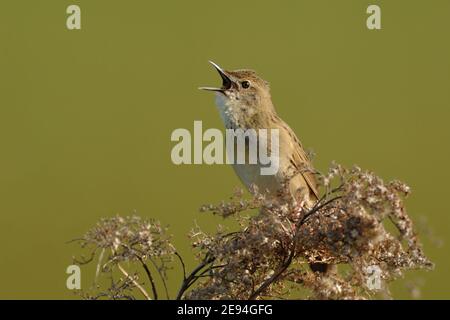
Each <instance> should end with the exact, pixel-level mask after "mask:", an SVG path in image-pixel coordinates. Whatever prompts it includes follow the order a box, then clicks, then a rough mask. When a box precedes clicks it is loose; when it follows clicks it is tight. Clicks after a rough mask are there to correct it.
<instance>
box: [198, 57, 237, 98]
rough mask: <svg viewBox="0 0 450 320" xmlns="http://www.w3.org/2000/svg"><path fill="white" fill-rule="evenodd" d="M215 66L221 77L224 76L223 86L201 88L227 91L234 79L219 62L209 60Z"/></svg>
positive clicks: (202, 88) (201, 88) (203, 88)
mask: <svg viewBox="0 0 450 320" xmlns="http://www.w3.org/2000/svg"><path fill="white" fill-rule="evenodd" d="M209 63H211V64H212V65H213V66H214V68H216V70H217V72H219V75H220V77H221V78H222V87H221V88H214V87H200V88H199V89H200V90H207V91H218V92H225V91H226V90H228V89H230V88H231V85H232V83H233V82H232V81H231V79H230V76H229V75H228V74H227V72H226V71H225V70H223V69H222V68H221V67H220V66H219V65H218V64H217V63H214V62H212V61H209Z"/></svg>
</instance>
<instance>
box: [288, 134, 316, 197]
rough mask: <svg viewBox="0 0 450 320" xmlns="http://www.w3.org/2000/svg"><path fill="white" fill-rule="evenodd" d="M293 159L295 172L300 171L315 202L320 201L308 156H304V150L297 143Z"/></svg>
mask: <svg viewBox="0 0 450 320" xmlns="http://www.w3.org/2000/svg"><path fill="white" fill-rule="evenodd" d="M293 158H294V161H293V164H294V166H295V167H296V169H297V170H299V171H300V173H301V175H302V176H303V179H305V181H306V183H307V184H308V187H309V188H310V189H311V191H312V192H313V193H314V195H315V196H316V198H317V200H318V199H320V198H319V190H318V188H317V181H316V176H315V174H314V172H312V171H311V170H313V167H312V164H311V161H310V160H309V159H308V156H307V155H306V153H305V150H304V149H303V147H302V145H301V144H300V142H298V147H297V148H295V151H294V154H293ZM299 164H300V165H299ZM302 166H303V167H302ZM308 168H310V169H311V170H308Z"/></svg>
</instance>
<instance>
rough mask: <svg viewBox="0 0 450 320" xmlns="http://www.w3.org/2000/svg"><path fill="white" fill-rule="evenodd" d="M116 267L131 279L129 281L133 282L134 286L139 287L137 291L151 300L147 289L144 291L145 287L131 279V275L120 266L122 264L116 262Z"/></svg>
mask: <svg viewBox="0 0 450 320" xmlns="http://www.w3.org/2000/svg"><path fill="white" fill-rule="evenodd" d="M117 267H118V268H119V270H120V272H122V273H123V275H124V276H125V277H127V278H128V279H130V280H131V282H133V284H134V285H135V286H136V288H138V289H139V291H140V292H141V293H142V294H143V295H144V297H145V298H146V299H147V300H152V298H150V296H149V295H148V293H147V291H145V289H144V288H143V287H142V286H141V285H140V284H139V283H138V282H137V281H136V280H135V279H133V277H131V276H130V275H129V274H128V272H126V271H125V269H124V268H122V266H121V265H120V264H119V263H117Z"/></svg>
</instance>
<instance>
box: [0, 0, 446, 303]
mask: <svg viewBox="0 0 450 320" xmlns="http://www.w3.org/2000/svg"><path fill="white" fill-rule="evenodd" d="M70 4H78V5H79V6H80V7H81V10H82V30H80V31H69V30H67V28H66V17H67V14H66V8H67V6H68V5H70ZM369 4H378V5H380V6H381V9H382V30H380V31H369V30H368V29H367V28H366V25H365V21H366V18H367V14H366V8H367V6H368V5H369ZM449 31H450V1H446V0H441V1H439V0H435V1H425V0H421V1H406V0H402V1H400V0H398V1H361V0H355V1H339V2H338V1H331V0H330V1H318V0H310V1H289V2H283V3H278V2H274V1H271V2H270V3H269V1H265V2H263V1H235V0H230V1H226V2H213V1H205V0H202V1H145V0H139V1H138V0H134V1H125V0H121V1H111V0H95V1H88V0H85V1H75V0H72V1H68V0H43V1H23V0H2V1H1V2H0V40H1V44H0V249H1V255H0V298H43V299H45V298H73V297H74V296H73V294H72V292H70V291H69V290H67V289H66V287H65V281H66V276H67V275H66V273H65V270H66V267H67V266H68V265H69V264H71V262H72V260H71V257H72V255H73V254H74V253H76V252H77V247H76V246H75V245H69V244H66V241H68V240H70V239H73V238H75V237H78V236H80V235H81V234H83V233H84V232H85V231H86V230H87V229H88V228H90V227H91V226H93V225H94V223H96V222H97V220H98V219H99V218H100V217H106V216H112V215H115V214H117V213H120V214H122V215H127V214H130V213H132V212H133V210H137V212H138V213H139V214H140V215H142V216H147V217H154V218H157V219H160V220H161V221H163V222H164V223H167V224H169V225H170V226H171V230H172V233H173V234H174V235H175V244H176V245H177V247H178V249H179V250H180V251H181V252H182V253H183V254H184V256H185V257H190V256H191V251H190V247H189V245H188V242H187V241H186V237H185V234H186V233H187V232H188V231H189V229H190V228H191V227H192V226H193V221H194V220H196V221H197V222H198V223H199V224H200V225H201V226H203V227H205V228H207V229H210V230H213V229H214V228H215V226H216V225H217V224H218V223H222V222H223V221H222V220H221V219H219V218H214V217H209V216H207V215H204V214H200V213H199V212H198V208H199V206H200V205H201V204H204V203H209V202H217V201H219V200H221V199H226V198H227V197H228V196H229V195H230V194H231V192H232V190H233V189H234V187H236V186H239V185H240V183H239V180H238V179H237V178H236V177H235V176H234V173H233V171H232V169H231V168H230V167H227V166H206V165H201V166H200V165H198V166H194V165H192V166H175V165H173V164H172V163H171V160H170V151H171V148H172V146H173V143H172V142H171V141H170V134H171V132H172V130H174V129H175V128H182V127H184V128H188V129H190V128H192V125H193V121H194V120H203V122H204V127H218V128H222V124H221V122H220V119H219V116H218V113H217V110H216V108H215V107H214V103H213V97H212V95H211V94H207V93H204V92H200V91H198V90H197V87H198V86H200V85H214V84H218V83H219V79H218V76H217V74H216V73H215V72H214V71H213V69H212V68H211V66H210V65H208V63H207V61H208V60H209V59H212V60H214V61H216V62H218V63H220V64H221V65H223V66H224V67H225V68H230V69H233V68H242V67H246V68H253V69H255V70H257V71H258V72H259V73H260V74H261V75H262V76H263V77H264V78H265V79H267V80H269V81H270V82H271V87H272V95H273V99H274V102H275V104H276V106H277V108H278V112H279V114H280V115H281V116H282V117H283V118H284V119H285V120H286V121H287V122H288V123H289V124H290V125H291V126H292V127H293V129H294V130H295V131H296V133H297V134H298V136H299V137H300V139H301V140H302V141H303V144H304V145H305V146H306V147H307V148H311V149H313V150H314V151H315V152H316V154H317V156H316V159H315V166H316V167H317V168H318V169H319V170H325V169H326V168H327V167H328V165H329V163H330V162H331V161H332V160H336V161H338V162H340V163H343V164H345V165H351V164H358V165H360V166H361V167H363V168H367V169H371V170H374V171H375V172H377V173H378V174H379V175H381V176H382V177H384V178H385V179H392V178H398V179H401V180H403V181H405V182H407V183H408V184H409V185H410V186H411V187H412V189H413V194H412V196H411V197H410V199H409V200H408V201H407V205H408V208H409V212H410V214H411V215H412V216H413V218H414V220H415V221H416V224H417V226H418V229H419V231H421V232H422V237H421V239H422V240H423V242H424V246H425V252H426V253H427V254H428V256H429V257H430V258H431V259H432V260H433V261H434V262H435V263H436V269H435V271H433V272H424V271H419V272H412V273H409V274H408V276H407V277H406V278H405V280H402V281H399V282H397V283H396V284H395V285H393V287H392V289H393V292H394V296H395V297H396V298H408V297H409V293H408V289H407V283H408V281H416V280H417V279H418V281H419V282H420V283H421V284H422V297H423V298H450V294H449V284H450V275H449V273H448V270H449V268H450V256H449V255H448V245H447V243H448V241H449V240H450V235H449V231H450V228H449V223H450V214H449V212H448V207H449V205H448V202H447V201H446V199H445V198H446V192H447V186H448V181H449V180H450V174H449V170H448V169H447V168H448V167H447V166H448V164H449V163H450V150H449V144H448V140H449V138H450V128H449V125H448V121H449V116H450V109H449V108H450V59H449V57H450V42H449V40H448V39H449ZM311 119H315V121H311ZM424 225H426V228H425V227H423V226H424ZM421 226H422V227H421ZM187 262H188V264H189V266H193V263H194V260H192V259H188V261H187ZM83 272H84V273H83V278H82V284H83V286H84V287H86V286H89V284H90V281H92V276H93V272H94V271H93V269H92V268H91V269H89V270H84V269H83ZM180 276H181V273H179V272H178V273H175V274H174V277H172V281H171V289H173V290H174V289H176V288H177V287H178V280H179V277H180Z"/></svg>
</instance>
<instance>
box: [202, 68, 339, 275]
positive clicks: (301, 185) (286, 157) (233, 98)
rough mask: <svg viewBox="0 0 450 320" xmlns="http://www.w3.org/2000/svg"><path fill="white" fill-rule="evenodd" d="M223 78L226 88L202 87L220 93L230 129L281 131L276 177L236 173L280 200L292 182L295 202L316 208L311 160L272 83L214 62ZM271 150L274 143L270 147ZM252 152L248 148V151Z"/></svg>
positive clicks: (256, 170) (252, 168) (318, 268)
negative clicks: (272, 91) (278, 108)
mask: <svg viewBox="0 0 450 320" xmlns="http://www.w3.org/2000/svg"><path fill="white" fill-rule="evenodd" d="M210 63H211V64H212V65H213V66H214V68H215V69H216V70H217V72H218V73H219V75H220V77H221V78H222V86H221V87H220V88H215V87H200V89H202V90H208V91H213V92H215V93H216V104H217V107H218V109H219V113H220V116H221V118H222V121H223V123H224V125H225V128H226V129H234V130H236V129H242V130H247V129H254V130H258V129H267V130H270V129H278V132H279V143H278V148H279V150H278V157H279V167H278V170H277V172H276V173H275V174H273V175H262V174H261V170H260V169H261V166H262V165H261V164H260V163H257V164H249V163H244V164H233V168H234V170H235V172H236V174H237V175H238V176H239V178H240V179H241V181H242V182H243V184H244V185H245V186H246V187H247V188H251V186H252V185H255V186H256V187H258V190H260V191H262V192H267V193H268V195H269V196H270V195H271V196H273V197H274V198H277V197H278V196H279V194H280V192H282V189H284V188H285V184H286V183H288V189H289V192H290V194H291V196H292V200H293V201H296V203H299V204H303V205H305V206H306V207H309V208H311V207H313V206H314V204H315V203H316V202H317V201H318V199H319V192H318V189H317V182H316V178H315V174H314V169H313V167H312V164H311V161H310V159H309V158H308V156H307V153H306V152H305V150H304V149H303V146H302V144H301V143H300V140H299V139H298V138H297V136H296V135H295V133H294V131H293V130H292V129H291V128H290V127H289V126H288V125H287V124H286V122H284V121H283V120H282V119H281V118H280V117H279V116H278V115H277V113H276V111H275V107H274V105H273V102H272V97H271V95H270V87H269V83H268V82H267V81H265V80H263V79H262V78H260V77H259V76H258V75H257V74H256V72H255V71H253V70H248V69H242V70H234V71H227V70H224V69H222V68H221V67H220V66H219V65H217V64H216V63H214V62H212V61H210ZM268 145H269V147H270V144H268ZM246 152H248V148H247V149H246ZM310 267H311V269H312V270H313V271H314V272H320V273H323V274H329V273H332V272H335V270H336V268H335V266H333V265H329V264H325V263H311V264H310Z"/></svg>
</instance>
